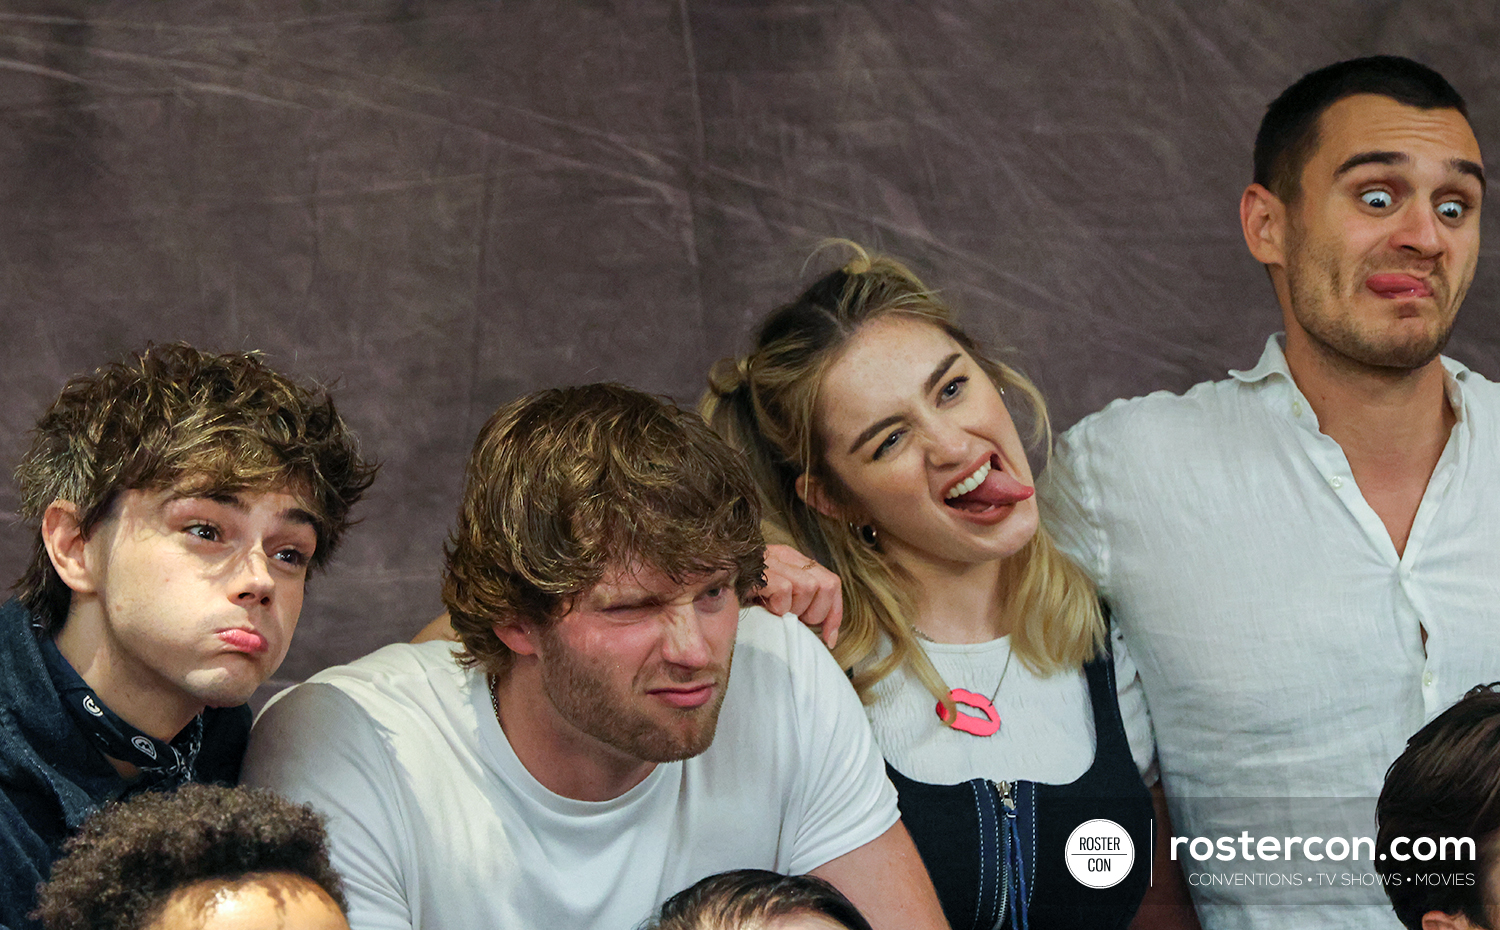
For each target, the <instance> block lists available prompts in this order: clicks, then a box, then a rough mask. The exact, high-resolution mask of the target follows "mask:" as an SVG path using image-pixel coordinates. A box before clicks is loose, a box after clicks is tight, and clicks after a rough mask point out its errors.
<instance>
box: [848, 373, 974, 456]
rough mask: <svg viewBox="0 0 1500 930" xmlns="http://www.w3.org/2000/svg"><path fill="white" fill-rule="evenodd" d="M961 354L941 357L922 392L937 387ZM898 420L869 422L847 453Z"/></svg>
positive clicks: (852, 451)
mask: <svg viewBox="0 0 1500 930" xmlns="http://www.w3.org/2000/svg"><path fill="white" fill-rule="evenodd" d="M961 355H963V353H962V352H954V353H953V354H952V355H950V356H948V357H947V358H945V359H943V360H942V361H941V362H938V363H937V367H936V368H934V369H932V374H930V375H928V376H927V384H926V385H924V386H923V388H922V393H923V394H930V393H931V392H932V389H933V388H935V387H937V384H938V382H939V381H941V380H943V376H944V375H946V374H947V373H948V369H950V368H952V367H953V363H954V362H956V361H958V359H959V357H960V356H961ZM900 422H901V418H900V417H899V416H897V417H886V418H885V419H883V420H879V421H877V422H875V423H872V424H870V426H869V428H867V429H866V430H865V431H864V432H863V433H860V434H859V435H858V436H856V437H854V443H853V444H852V445H850V446H849V454H850V455H853V454H854V453H855V452H858V451H859V447H860V446H862V445H864V444H865V443H867V442H869V441H870V440H871V439H874V438H875V435H876V434H877V433H879V432H880V431H881V430H883V429H885V428H886V427H887V426H893V425H895V424H897V423H900Z"/></svg>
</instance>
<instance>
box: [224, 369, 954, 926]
mask: <svg viewBox="0 0 1500 930" xmlns="http://www.w3.org/2000/svg"><path fill="white" fill-rule="evenodd" d="M759 522H760V508H759V504H758V500H757V497H756V493H755V488H754V484H753V482H752V479H751V478H750V475H749V472H748V468H747V466H746V465H745V464H744V462H743V461H742V460H741V459H740V458H739V456H738V455H737V454H736V453H735V452H734V451H732V450H731V449H730V448H729V447H728V446H726V445H725V444H724V443H723V442H722V441H721V440H720V439H719V438H718V437H717V436H715V435H714V434H713V433H712V432H711V431H710V430H709V429H708V427H707V426H706V425H705V424H704V423H703V422H702V421H701V420H700V419H699V418H698V417H697V415H696V414H693V413H690V412H686V411H682V410H679V409H677V408H675V407H673V406H671V405H669V404H665V403H663V402H661V401H659V400H657V399H654V398H651V397H649V396H647V395H644V394H641V393H639V392H636V391H632V390H630V389H627V388H623V387H619V386H616V385H591V386H587V387H581V388H568V389H559V390H551V391H543V392H541V393H538V394H535V395H531V396H529V397H524V398H522V399H520V400H518V401H516V402H514V403H512V404H510V405H508V406H506V407H504V408H502V409H501V410H500V411H499V412H497V413H496V414H495V416H494V417H492V418H491V419H490V421H489V423H487V424H486V425H485V427H484V429H483V431H482V432H481V434H480V436H479V440H478V441H477V443H476V444H475V447H474V452H473V454H472V456H471V457H470V461H469V466H468V470H467V476H466V481H465V488H464V496H463V503H462V505H461V507H460V512H459V520H458V526H457V527H456V529H455V530H454V532H453V535H452V537H451V539H450V542H449V545H448V559H447V567H446V571H445V573H444V580H443V600H444V602H445V603H446V605H447V607H448V610H449V613H450V615H451V617H452V624H453V628H454V630H455V631H456V633H457V635H458V638H459V641H460V646H458V647H457V648H455V647H454V645H453V644H452V643H447V642H442V641H436V642H427V643H422V644H420V645H397V646H388V647H386V648H384V649H382V650H380V651H378V652H376V653H374V654H373V655H371V656H368V657H366V658H364V659H362V660H360V661H358V662H355V663H353V664H351V665H348V666H345V667H342V668H335V669H330V670H328V671H326V672H323V673H322V674H319V675H317V676H314V677H313V678H312V679H311V680H310V681H308V682H307V683H306V684H303V685H300V686H298V687H296V688H294V689H292V690H291V691H290V692H288V693H287V694H285V695H283V696H281V697H280V698H279V699H278V700H276V701H275V702H274V703H272V704H271V705H270V706H269V707H268V708H267V709H266V711H265V713H264V714H263V715H262V717H261V718H260V720H259V721H257V723H256V727H255V730H254V732H253V733H252V736H251V746H250V751H249V754H248V757H247V760H246V764H245V780H246V781H247V782H249V783H252V784H260V785H266V786H269V787H272V788H275V789H277V790H279V791H281V792H283V793H285V794H287V795H288V796H290V797H292V798H294V799H296V800H299V801H305V802H309V803H311V804H313V805H314V806H315V807H316V808H318V809H320V810H321V811H322V812H324V813H325V814H327V816H328V818H329V832H330V835H331V837H332V844H333V855H334V863H335V865H336V866H337V867H338V869H339V870H340V871H341V872H342V873H343V875H344V877H345V880H346V882H347V885H348V894H349V903H350V923H351V925H352V926H353V927H354V928H355V930H377V928H378V930H385V928H402V930H407V928H410V930H416V928H472V927H486V928H497V930H504V928H553V927H566V928H570V930H571V928H599V930H628V928H630V927H632V926H635V925H636V924H637V923H639V922H640V921H642V920H643V919H645V918H646V917H648V916H649V915H650V914H651V912H652V911H653V910H654V909H655V907H656V906H657V905H658V904H660V902H661V901H662V900H664V899H665V898H667V897H669V896H670V895H671V894H673V893H675V892H677V891H679V890H681V889H682V888H685V887H687V886H688V885H691V884H692V883H694V882H695V881H697V880H698V879H700V878H703V877H705V876H707V875H710V874H713V873H715V872H719V871H723V870H727V869H731V868H743V867H759V868H767V869H776V870H779V871H785V872H808V873H812V874H814V875H818V876H820V877H823V878H826V879H827V880H829V881H831V882H832V883H833V884H834V885H836V886H838V888H839V889H840V890H841V891H843V892H844V893H845V894H846V895H848V896H849V898H850V899H852V900H853V901H854V902H855V903H856V904H857V905H858V906H859V907H860V908H861V909H862V910H864V912H865V913H866V914H867V916H868V917H869V918H870V920H871V923H872V924H873V925H874V926H876V927H880V928H890V930H895V928H942V927H945V926H946V924H945V923H944V921H943V918H942V912H941V909H940V907H939V905H938V902H937V898H936V895H935V894H934V892H933V890H932V885H931V883H930V881H929V880H928V878H927V875H926V873H925V872H924V871H923V868H922V865H921V861H920V859H919V858H918V857H917V854H916V851H915V849H914V848H913V846H912V844H911V841H910V839H909V838H908V837H907V835H906V831H905V829H904V828H903V827H902V826H901V824H900V822H899V821H898V819H897V811H896V803H895V793H894V791H893V790H892V789H891V787H890V784H889V782H887V781H886V778H885V774H884V766H883V763H882V761H881V757H880V755H879V752H878V751H877V750H876V748H875V746H874V743H873V741H872V739H871V737H870V733H869V728H868V725H867V724H866V722H865V719H864V714H863V712H862V711H861V708H860V705H859V701H858V699H857V698H856V697H855V695H854V691H853V689H852V688H851V687H850V686H849V683H848V681H847V680H846V679H845V678H844V676H843V674H842V673H841V671H840V670H839V668H838V666H837V665H836V664H835V663H834V661H833V659H832V657H831V656H830V655H829V653H828V651H827V650H826V649H825V648H824V647H823V646H822V644H821V643H819V642H818V640H817V638H816V637H815V636H814V635H813V634H812V633H811V632H809V631H808V630H806V629H805V628H803V627H802V625H801V624H800V623H798V622H797V621H796V619H795V618H793V617H785V618H783V617H777V616H774V615H772V614H769V613H766V612H765V611H762V610H759V609H751V610H747V611H745V612H744V613H743V614H742V613H741V610H740V601H741V600H742V599H743V598H745V597H746V596H747V595H749V593H750V592H751V590H752V589H753V588H755V586H756V585H757V584H758V582H759V580H760V577H761V573H762V568H763V558H764V545H763V542H762V539H761V535H760V529H759ZM731 659H733V665H734V675H733V679H732V681H731V678H730V674H729V672H730V664H731Z"/></svg>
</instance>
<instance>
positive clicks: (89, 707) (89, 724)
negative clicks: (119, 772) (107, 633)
mask: <svg viewBox="0 0 1500 930" xmlns="http://www.w3.org/2000/svg"><path fill="white" fill-rule="evenodd" d="M42 655H43V656H44V657H45V658H46V660H47V670H48V671H49V672H51V673H52V681H53V683H54V684H55V685H57V692H58V694H59V696H61V697H62V701H63V704H64V705H65V706H66V707H67V708H68V712H69V713H71V714H72V715H73V719H74V720H75V721H76V722H77V723H78V726H79V728H80V729H82V730H83V732H84V733H86V734H88V736H89V738H90V739H91V740H93V743H94V745H95V746H97V747H99V750H100V751H101V752H103V753H104V754H105V755H106V756H109V757H111V758H113V759H119V760H120V761H121V762H128V763H130V764H131V765H133V766H135V767H136V768H138V769H140V770H141V774H142V775H143V776H145V777H146V778H147V779H148V780H149V781H151V782H152V784H153V785H154V786H159V787H173V786H176V785H180V784H182V783H184V782H188V781H192V780H193V767H194V765H196V763H197V761H198V750H199V749H200V748H202V746H203V715H202V714H199V715H198V716H196V717H194V718H193V722H192V723H190V724H188V725H187V726H185V727H183V728H182V732H181V733H178V734H177V736H176V738H175V739H173V740H172V741H171V742H170V743H168V742H165V741H163V740H159V739H157V738H156V737H154V736H150V735H148V734H145V733H142V732H141V731H140V730H137V729H136V728H135V727H133V726H131V725H130V724H128V723H126V722H125V721H124V720H122V719H120V717H118V716H117V715H116V714H115V712H114V711H112V710H110V709H109V708H108V707H106V706H104V702H103V701H101V700H99V695H97V694H95V693H94V689H93V688H90V687H89V686H88V683H87V682H85V681H84V680H83V677H82V676H80V675H79V674H78V672H77V671H75V670H74V669H73V666H72V665H69V664H68V660H67V659H65V658H63V654H62V653H61V652H60V651H58V648H57V644H56V643H55V642H53V641H52V640H51V639H43V640H42Z"/></svg>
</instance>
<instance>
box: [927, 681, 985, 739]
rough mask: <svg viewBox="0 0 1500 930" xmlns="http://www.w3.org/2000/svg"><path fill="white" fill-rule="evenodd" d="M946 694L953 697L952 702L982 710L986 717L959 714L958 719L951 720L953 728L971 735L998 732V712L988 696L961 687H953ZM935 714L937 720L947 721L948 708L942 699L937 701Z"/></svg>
mask: <svg viewBox="0 0 1500 930" xmlns="http://www.w3.org/2000/svg"><path fill="white" fill-rule="evenodd" d="M948 696H949V697H951V698H952V699H953V703H955V704H962V705H963V706H965V707H972V708H974V709H975V710H980V711H984V716H985V717H986V718H987V719H984V720H980V719H979V718H978V717H975V716H972V715H970V714H959V715H958V719H957V720H955V721H953V729H955V730H961V731H962V732H964V733H968V734H970V735H972V736H993V735H995V734H996V733H998V732H1000V712H999V711H997V710H995V705H994V704H992V703H990V699H989V698H987V697H985V696H984V695H982V694H975V693H974V692H972V691H965V690H964V689H962V688H954V689H953V690H952V691H949V692H948ZM937 715H938V719H939V720H941V721H943V722H944V723H947V722H948V710H947V708H945V707H943V702H942V701H938V704H937Z"/></svg>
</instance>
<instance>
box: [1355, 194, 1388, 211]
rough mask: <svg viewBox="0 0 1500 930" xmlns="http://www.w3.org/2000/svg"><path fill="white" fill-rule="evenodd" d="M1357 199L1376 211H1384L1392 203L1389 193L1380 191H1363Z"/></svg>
mask: <svg viewBox="0 0 1500 930" xmlns="http://www.w3.org/2000/svg"><path fill="white" fill-rule="evenodd" d="M1359 199H1360V200H1363V201H1364V202H1365V203H1366V204H1367V205H1368V206H1371V207H1374V208H1375V209H1377V210H1384V209H1385V208H1386V207H1389V206H1390V205H1391V202H1392V201H1391V194H1390V192H1389V191H1382V190H1373V191H1365V192H1364V193H1363V194H1360V195H1359Z"/></svg>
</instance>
